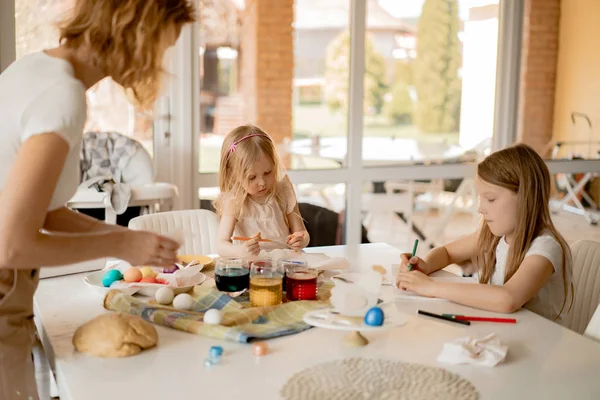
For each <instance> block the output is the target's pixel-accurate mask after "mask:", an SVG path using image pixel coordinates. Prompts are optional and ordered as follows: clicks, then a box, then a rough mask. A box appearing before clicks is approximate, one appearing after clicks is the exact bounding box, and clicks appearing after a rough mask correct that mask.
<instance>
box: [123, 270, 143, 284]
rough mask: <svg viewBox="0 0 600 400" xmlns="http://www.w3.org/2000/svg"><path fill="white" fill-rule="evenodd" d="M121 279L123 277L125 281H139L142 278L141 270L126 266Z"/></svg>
mask: <svg viewBox="0 0 600 400" xmlns="http://www.w3.org/2000/svg"><path fill="white" fill-rule="evenodd" d="M123 279H125V282H139V281H141V280H142V272H141V271H140V270H139V268H136V267H131V268H127V270H126V271H125V273H124V274H123Z"/></svg>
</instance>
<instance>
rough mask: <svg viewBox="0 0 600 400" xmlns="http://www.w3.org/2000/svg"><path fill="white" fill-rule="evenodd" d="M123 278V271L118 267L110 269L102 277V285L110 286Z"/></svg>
mask: <svg viewBox="0 0 600 400" xmlns="http://www.w3.org/2000/svg"><path fill="white" fill-rule="evenodd" d="M121 279H123V274H122V273H121V271H119V270H118V269H111V270H110V271H106V273H105V274H104V276H103V277H102V285H103V286H104V287H109V286H110V285H112V284H113V282H116V281H120V280H121Z"/></svg>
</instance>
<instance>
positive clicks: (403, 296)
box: [393, 276, 477, 301]
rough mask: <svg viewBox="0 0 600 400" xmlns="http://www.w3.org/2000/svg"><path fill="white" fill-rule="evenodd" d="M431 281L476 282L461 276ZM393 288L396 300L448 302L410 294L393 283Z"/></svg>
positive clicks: (434, 278) (473, 279) (438, 278)
mask: <svg viewBox="0 0 600 400" xmlns="http://www.w3.org/2000/svg"><path fill="white" fill-rule="evenodd" d="M430 278H431V279H433V280H434V281H436V282H451V283H477V280H476V279H475V278H471V277H468V278H465V277H462V276H450V277H446V276H444V277H441V276H439V277H438V276H432V277H430ZM393 287H394V296H395V297H396V298H397V299H404V300H425V301H448V300H446V299H440V298H437V297H426V296H421V295H420V294H418V293H415V292H411V291H410V290H402V289H400V288H398V287H397V286H396V284H395V283H394V285H393Z"/></svg>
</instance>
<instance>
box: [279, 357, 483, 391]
mask: <svg viewBox="0 0 600 400" xmlns="http://www.w3.org/2000/svg"><path fill="white" fill-rule="evenodd" d="M281 395H282V396H283V398H284V399H286V400H305V399H311V400H320V399H323V400H325V399H327V400H338V399H339V400H351V399H361V400H367V399H368V400H375V399H377V400H392V399H399V400H403V399H407V400H408V399H410V400H425V399H431V400H439V399H449V400H454V399H460V400H476V399H478V398H479V393H478V392H477V390H476V389H475V387H474V386H473V385H472V384H471V383H470V382H469V381H467V380H466V379H464V378H461V377H460V376H458V375H456V374H454V373H452V372H450V371H447V370H445V369H442V368H435V367H429V366H427V365H421V364H412V363H404V362H399V361H390V360H378V359H365V358H348V359H343V360H337V361H332V362H327V363H323V364H319V365H317V366H315V367H311V368H307V369H305V370H303V371H301V372H299V373H297V374H296V375H294V376H292V377H291V378H290V379H289V380H288V381H287V383H286V384H285V386H284V387H283V389H281Z"/></svg>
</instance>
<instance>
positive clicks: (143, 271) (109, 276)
mask: <svg viewBox="0 0 600 400" xmlns="http://www.w3.org/2000/svg"><path fill="white" fill-rule="evenodd" d="M200 269H201V267H192V266H190V267H187V268H180V267H179V266H175V267H173V268H170V267H169V268H156V267H141V268H138V267H131V266H126V265H117V266H115V268H113V269H109V270H102V271H96V272H93V273H91V274H89V275H87V276H86V277H85V278H84V279H83V281H84V283H85V284H86V285H88V286H89V287H90V288H92V289H93V290H94V291H95V292H96V293H97V294H99V295H101V296H105V295H106V293H108V291H110V290H113V289H116V290H120V291H122V292H124V293H126V294H128V295H133V294H136V293H137V294H141V295H143V296H154V295H155V294H156V291H157V290H158V289H160V288H161V287H170V288H171V289H172V290H173V292H174V293H175V294H176V295H177V294H180V293H185V292H188V291H190V289H192V288H193V287H194V286H195V285H199V284H201V283H202V282H204V280H205V279H206V275H204V274H203V273H201V272H200Z"/></svg>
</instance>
